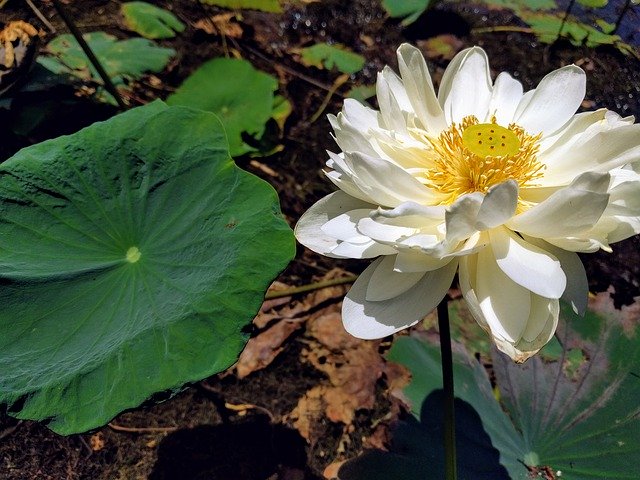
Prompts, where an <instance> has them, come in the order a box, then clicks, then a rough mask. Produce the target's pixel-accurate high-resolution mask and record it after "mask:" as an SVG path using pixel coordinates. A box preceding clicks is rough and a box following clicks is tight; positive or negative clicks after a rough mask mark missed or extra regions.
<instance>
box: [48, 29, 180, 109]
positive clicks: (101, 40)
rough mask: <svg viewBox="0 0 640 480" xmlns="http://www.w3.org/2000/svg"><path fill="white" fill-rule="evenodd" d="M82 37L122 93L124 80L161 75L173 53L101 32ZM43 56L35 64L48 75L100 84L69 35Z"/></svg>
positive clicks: (59, 38)
mask: <svg viewBox="0 0 640 480" xmlns="http://www.w3.org/2000/svg"><path fill="white" fill-rule="evenodd" d="M83 37H84V39H85V40H86V42H87V43H88V44H89V47H91V49H92V50H93V52H94V53H95V55H96V57H98V60H100V63H101V64H102V66H103V67H104V69H105V70H106V72H107V75H109V77H110V78H111V80H112V81H113V83H114V84H115V85H116V86H118V87H119V88H123V89H126V86H125V85H124V80H125V78H127V79H133V80H136V79H138V78H140V77H142V75H143V74H144V73H146V72H160V71H162V70H163V69H164V68H165V67H166V65H167V63H169V60H170V59H171V57H173V56H174V55H175V53H176V52H175V50H173V49H171V48H163V47H159V46H157V45H156V44H155V43H154V42H153V41H151V40H147V39H145V38H131V39H128V40H118V39H117V38H116V37H114V36H113V35H109V34H107V33H104V32H92V33H87V34H85V35H83ZM45 52H46V53H48V54H49V55H41V56H40V57H38V62H39V63H40V64H41V65H42V66H43V67H45V68H46V69H48V70H49V71H51V72H53V73H56V74H66V75H70V76H72V77H75V78H77V79H80V80H82V81H89V80H90V81H94V82H97V83H98V84H102V80H101V79H100V76H99V75H98V72H96V70H95V69H94V68H93V65H92V64H91V62H90V61H89V59H88V58H87V56H86V55H85V53H84V52H83V51H82V49H81V48H80V45H79V44H78V42H77V41H76V39H75V38H73V36H72V35H70V34H63V35H59V36H57V37H56V38H54V39H53V40H51V42H49V43H48V44H47V46H46V48H45ZM100 93H101V95H102V97H101V98H106V99H107V100H108V101H110V102H111V103H115V100H114V99H113V98H112V97H111V95H110V94H108V93H106V92H104V91H103V92H100Z"/></svg>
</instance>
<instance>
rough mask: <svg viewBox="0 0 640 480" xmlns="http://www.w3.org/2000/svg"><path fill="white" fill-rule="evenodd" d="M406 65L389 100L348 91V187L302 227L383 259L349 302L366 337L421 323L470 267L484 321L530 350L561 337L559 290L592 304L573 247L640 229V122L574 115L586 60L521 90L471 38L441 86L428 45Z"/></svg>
mask: <svg viewBox="0 0 640 480" xmlns="http://www.w3.org/2000/svg"><path fill="white" fill-rule="evenodd" d="M398 63H399V67H400V74H401V77H398V76H397V75H396V74H395V73H394V72H393V71H392V70H391V69H390V68H389V67H386V68H385V69H384V70H383V71H382V72H381V73H380V74H379V75H378V83H377V97H378V103H379V105H380V111H376V110H372V109H371V108H368V107H365V106H363V105H361V104H360V103H358V102H357V101H355V100H349V99H347V100H345V103H344V107H343V110H342V112H341V113H339V114H338V116H337V117H333V116H330V122H331V125H332V126H333V129H334V131H335V139H336V142H337V144H338V146H339V147H340V148H341V150H342V152H341V153H339V154H335V153H331V152H329V160H328V161H327V167H328V168H329V170H328V171H327V172H326V173H327V176H328V177H329V179H330V180H331V181H332V182H333V183H335V185H336V186H337V187H338V188H339V189H340V190H339V191H337V192H335V193H332V194H330V195H328V196H327V197H325V198H323V199H322V200H320V201H319V202H317V203H316V204H315V205H313V206H312V207H311V208H310V209H309V211H308V212H306V213H305V214H304V215H303V217H302V218H301V219H300V221H299V222H298V225H297V226H296V236H297V238H298V240H299V241H300V243H302V244H303V245H305V246H307V247H309V248H310V249H312V250H314V251H316V252H318V253H321V254H323V255H327V256H330V257H337V258H374V257H378V258H377V259H376V260H375V261H374V262H373V263H372V264H371V265H370V266H369V267H368V268H367V269H366V270H365V271H364V272H363V273H362V275H361V276H360V277H359V278H358V280H357V281H356V282H355V284H354V285H353V287H352V288H351V290H350V291H349V293H348V294H347V296H346V298H345V300H344V304H343V310H342V315H343V321H344V325H345V328H346V329H347V331H349V332H350V333H351V334H352V335H354V336H356V337H360V338H365V339H372V338H380V337H384V336H387V335H390V334H392V333H394V332H396V331H398V330H400V329H402V328H406V327H409V326H411V325H413V324H415V323H416V322H418V321H419V320H420V319H422V318H423V317H424V316H425V315H426V314H427V313H429V312H430V311H431V310H432V309H434V308H435V307H436V306H437V304H438V302H440V300H441V299H442V298H443V297H444V295H445V294H446V292H447V290H448V289H449V287H450V285H451V282H452V280H453V278H454V275H455V273H456V271H458V272H459V280H460V287H461V290H462V293H463V296H464V298H465V300H466V301H467V303H468V304H469V307H470V310H471V312H472V314H473V316H474V317H475V319H476V320H477V321H478V323H479V324H480V326H481V327H482V328H484V329H485V330H486V331H487V332H488V333H490V334H491V335H492V337H493V340H494V341H495V343H496V345H497V346H498V348H499V349H500V350H502V351H503V352H505V353H506V354H508V355H509V356H510V357H511V358H513V359H514V360H516V361H519V362H521V361H524V360H526V359H527V358H529V357H530V356H531V355H533V354H535V353H536V352H537V351H538V350H539V349H540V348H541V347H542V346H543V345H544V344H546V343H547V342H548V341H549V340H550V339H551V337H552V336H553V334H554V332H555V330H556V325H557V322H558V311H559V307H558V299H560V298H561V297H563V298H565V299H566V300H567V301H569V302H570V303H571V304H572V306H573V308H574V310H575V311H576V312H578V313H583V312H584V310H585V308H586V303H587V294H588V291H587V280H586V276H585V271H584V268H583V266H582V263H581V261H580V259H579V258H578V256H577V254H576V253H575V252H593V251H596V250H598V249H604V250H607V251H610V247H609V244H610V243H612V242H616V241H619V240H622V239H624V238H627V237H629V236H631V235H634V234H636V233H638V232H640V175H639V173H638V172H640V169H639V168H637V166H638V163H640V162H638V161H639V160H640V125H636V124H633V122H634V119H633V117H627V118H621V117H620V116H619V115H617V114H616V113H613V112H611V111H608V110H606V109H601V110H597V111H594V112H587V113H579V114H576V110H577V109H578V107H579V106H580V103H581V102H582V100H583V98H584V94H585V74H584V72H583V71H582V70H581V69H580V68H579V67H577V66H575V65H569V66H566V67H563V68H560V69H558V70H556V71H554V72H552V73H550V74H548V75H547V76H546V77H544V78H543V79H542V81H541V82H540V84H539V85H538V87H537V88H536V89H534V90H531V91H528V92H523V88H522V85H521V84H520V82H518V81H517V80H514V79H513V78H512V77H511V76H510V75H509V74H507V73H501V74H500V75H498V77H497V78H496V80H495V83H492V81H491V78H490V73H489V63H488V60H487V56H486V54H485V52H484V51H483V50H482V49H480V48H478V47H474V48H469V49H466V50H464V51H462V52H460V53H459V54H458V55H457V56H456V57H455V58H454V59H453V60H452V61H451V64H450V65H449V67H448V68H447V70H446V71H445V73H444V76H443V77H442V81H441V83H440V90H439V93H438V95H437V96H436V93H435V91H434V88H433V84H432V82H431V78H430V76H429V72H428V70H427V66H426V63H425V60H424V58H423V56H422V54H421V53H420V51H419V50H418V49H416V48H414V47H412V46H410V45H407V44H405V45H402V46H401V47H400V48H399V49H398ZM634 162H636V168H635V169H634V167H633V164H634Z"/></svg>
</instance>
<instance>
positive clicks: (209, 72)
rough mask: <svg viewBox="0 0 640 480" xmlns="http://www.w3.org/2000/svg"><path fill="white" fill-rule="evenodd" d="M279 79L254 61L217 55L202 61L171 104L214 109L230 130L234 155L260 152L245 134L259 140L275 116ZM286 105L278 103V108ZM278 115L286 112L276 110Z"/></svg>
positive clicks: (171, 98) (168, 100) (231, 149)
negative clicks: (267, 124)
mask: <svg viewBox="0 0 640 480" xmlns="http://www.w3.org/2000/svg"><path fill="white" fill-rule="evenodd" d="M277 88H278V82H277V81H276V79H275V78H273V77H272V76H271V75H268V74H266V73H264V72H261V71H259V70H256V69H255V68H253V66H252V65H251V63H250V62H247V61H246V60H238V59H232V58H214V59H213V60H209V61H208V62H206V63H204V64H202V65H201V66H200V67H199V68H198V69H197V70H196V71H195V72H193V74H191V76H190V77H189V78H187V79H186V80H185V81H184V82H183V83H182V85H181V86H180V87H179V88H178V89H177V90H176V92H175V93H174V94H173V95H171V96H169V98H167V103H168V104H170V105H185V106H188V107H193V108H199V109H202V110H206V111H208V112H213V113H215V114H216V115H218V116H219V118H220V120H221V121H222V123H223V125H224V128H225V130H226V132H227V138H228V140H229V149H230V153H231V156H234V157H235V156H238V155H242V154H245V153H248V152H252V151H256V148H254V147H252V146H250V145H248V144H247V143H245V142H244V141H243V138H242V135H243V134H245V135H249V136H250V137H253V138H255V139H259V138H260V137H261V136H262V134H263V133H264V131H265V124H266V123H267V121H268V120H269V119H270V118H271V117H272V116H273V115H274V102H275V98H274V91H275V90H276V89H277ZM281 108H284V106H282V105H280V106H278V105H277V104H276V109H281ZM275 115H282V113H281V112H280V113H278V111H276V113H275Z"/></svg>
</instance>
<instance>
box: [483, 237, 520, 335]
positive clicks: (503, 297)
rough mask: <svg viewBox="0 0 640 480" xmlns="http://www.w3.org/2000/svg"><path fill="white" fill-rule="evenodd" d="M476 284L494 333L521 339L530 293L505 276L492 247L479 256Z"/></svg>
mask: <svg viewBox="0 0 640 480" xmlns="http://www.w3.org/2000/svg"><path fill="white" fill-rule="evenodd" d="M475 283H476V288H475V293H476V296H477V298H478V304H479V305H480V310H481V311H482V314H483V316H484V320H485V321H486V322H487V324H488V325H489V328H490V329H491V332H492V334H493V335H496V336H499V337H501V338H503V339H504V340H507V341H509V342H512V343H514V342H517V341H518V340H520V337H522V332H524V329H525V328H526V326H527V319H528V318H529V313H530V312H531V293H530V292H529V290H527V289H526V288H524V287H521V286H520V285H518V284H517V283H515V282H514V281H513V280H511V279H510V278H509V277H508V276H507V275H505V274H504V272H503V271H502V270H501V269H500V268H499V267H498V264H497V263H496V261H495V259H494V257H493V252H492V251H491V249H490V248H485V249H484V250H481V251H480V252H479V253H478V267H477V272H476V282H475Z"/></svg>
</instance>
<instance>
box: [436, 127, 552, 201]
mask: <svg viewBox="0 0 640 480" xmlns="http://www.w3.org/2000/svg"><path fill="white" fill-rule="evenodd" d="M540 137H541V135H536V136H532V135H529V134H527V133H526V132H525V131H524V129H523V128H522V127H519V126H517V125H515V124H511V125H509V126H508V127H507V128H505V127H502V126H500V125H498V124H497V123H496V119H495V118H492V119H491V123H479V122H478V119H477V118H476V117H474V116H469V117H465V118H464V119H463V120H462V122H461V123H460V124H456V123H453V124H452V125H451V127H449V129H447V130H445V131H444V132H442V133H441V134H440V135H439V136H438V137H436V138H429V137H427V138H426V139H427V141H428V142H429V143H430V144H431V146H432V147H433V150H434V152H435V155H434V157H433V158H432V165H430V167H429V168H428V169H427V170H426V172H424V174H423V175H424V176H423V181H424V183H425V184H426V185H427V186H429V187H430V188H432V189H433V190H435V191H437V192H439V193H440V194H442V197H443V200H442V201H441V204H444V205H449V204H451V203H453V202H454V201H455V200H456V199H457V198H458V197H460V196H461V195H465V194H467V193H473V192H481V193H485V192H486V191H487V190H488V189H489V188H491V187H492V186H493V185H497V184H499V183H502V182H505V181H507V180H515V181H516V182H517V183H518V185H519V186H520V188H523V187H532V186H535V185H536V180H537V179H539V178H540V177H542V176H543V174H544V165H543V164H541V163H540V162H538V161H537V159H536V154H537V153H538V149H539V145H538V140H540ZM519 203H522V202H519ZM522 206H523V205H520V207H522Z"/></svg>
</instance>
